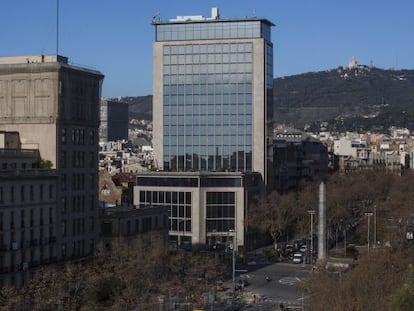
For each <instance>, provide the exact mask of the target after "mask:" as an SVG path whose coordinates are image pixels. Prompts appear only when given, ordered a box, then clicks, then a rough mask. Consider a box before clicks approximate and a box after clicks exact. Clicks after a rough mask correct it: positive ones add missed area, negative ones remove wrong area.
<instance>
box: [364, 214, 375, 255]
mask: <svg viewBox="0 0 414 311" xmlns="http://www.w3.org/2000/svg"><path fill="white" fill-rule="evenodd" d="M372 215H374V213H372V212H366V213H365V216H367V217H368V232H367V242H368V243H367V244H368V252H369V219H370V218H371V216H372Z"/></svg>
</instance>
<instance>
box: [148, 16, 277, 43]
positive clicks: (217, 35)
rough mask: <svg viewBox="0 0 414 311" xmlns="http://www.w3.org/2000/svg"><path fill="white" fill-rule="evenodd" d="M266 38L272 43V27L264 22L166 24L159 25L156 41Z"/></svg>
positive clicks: (235, 21)
mask: <svg viewBox="0 0 414 311" xmlns="http://www.w3.org/2000/svg"><path fill="white" fill-rule="evenodd" d="M243 38H264V39H266V40H267V41H271V38H270V27H269V25H267V24H264V23H262V20H250V21H237V20H234V21H224V20H223V21H211V22H208V21H207V22H206V21H204V22H199V23H197V22H188V23H182V22H181V23H166V24H160V25H157V28H156V41H181V40H216V39H243Z"/></svg>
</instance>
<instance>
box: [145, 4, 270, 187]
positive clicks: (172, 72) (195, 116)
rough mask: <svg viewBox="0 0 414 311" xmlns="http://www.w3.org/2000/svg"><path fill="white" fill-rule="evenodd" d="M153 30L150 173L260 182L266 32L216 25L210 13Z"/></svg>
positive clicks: (263, 27)
mask: <svg viewBox="0 0 414 311" xmlns="http://www.w3.org/2000/svg"><path fill="white" fill-rule="evenodd" d="M153 25H154V26H155V30H156V33H155V43H154V65H153V66H154V68H153V87H154V90H153V95H154V98H153V101H154V102H153V116H154V117H153V119H154V138H153V144H154V152H155V159H156V162H157V163H156V164H157V165H158V168H159V169H160V170H165V171H218V172H220V171H230V172H251V171H255V172H259V173H261V175H262V177H263V180H264V182H266V167H267V150H266V137H267V135H268V132H269V128H268V125H269V124H270V121H271V120H272V105H273V102H272V86H273V45H272V42H271V27H272V26H273V24H272V23H271V22H270V21H268V20H266V19H262V18H256V17H253V18H242V19H222V18H220V16H219V14H218V9H216V8H213V10H212V16H211V17H210V18H204V17H202V16H178V17H177V18H176V19H172V20H168V21H160V20H154V21H153ZM269 134H271V133H270V132H269Z"/></svg>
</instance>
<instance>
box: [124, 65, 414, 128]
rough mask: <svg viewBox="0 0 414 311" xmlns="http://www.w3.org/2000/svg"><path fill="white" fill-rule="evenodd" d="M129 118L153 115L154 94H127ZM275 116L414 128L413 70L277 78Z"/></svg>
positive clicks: (333, 124) (362, 69) (314, 124)
mask: <svg viewBox="0 0 414 311" xmlns="http://www.w3.org/2000/svg"><path fill="white" fill-rule="evenodd" d="M122 101H123V102H126V103H129V104H130V108H129V118H130V119H145V120H152V96H151V95H147V96H138V97H123V98H122ZM274 107H275V108H274V111H275V113H274V121H275V123H285V124H288V125H292V126H294V127H296V128H300V129H301V128H303V127H304V126H306V125H308V126H309V128H310V129H312V130H315V131H316V130H318V129H319V124H320V123H321V122H322V121H324V122H328V128H329V129H330V130H338V131H343V130H378V131H386V130H387V129H388V127H389V126H390V125H395V126H401V127H407V128H409V129H411V130H414V70H383V69H379V68H369V67H367V66H359V67H357V68H354V69H352V70H349V69H343V68H341V67H338V68H337V69H332V70H327V71H321V72H310V73H304V74H300V75H294V76H288V77H283V78H277V79H275V80H274Z"/></svg>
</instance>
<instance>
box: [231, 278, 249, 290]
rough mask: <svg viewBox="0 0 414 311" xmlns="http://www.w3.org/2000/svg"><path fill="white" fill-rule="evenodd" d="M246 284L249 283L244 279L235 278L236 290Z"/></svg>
mask: <svg viewBox="0 0 414 311" xmlns="http://www.w3.org/2000/svg"><path fill="white" fill-rule="evenodd" d="M247 285H249V282H248V281H247V280H246V279H244V278H243V279H237V280H236V284H234V287H235V289H236V290H242V289H244V288H245V287H246V286H247Z"/></svg>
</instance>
